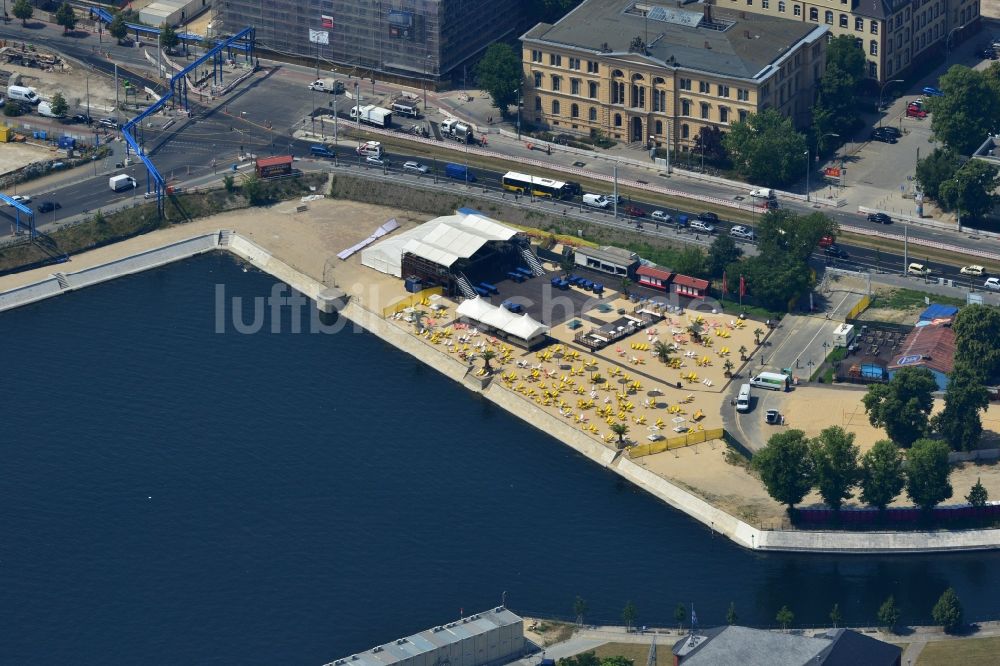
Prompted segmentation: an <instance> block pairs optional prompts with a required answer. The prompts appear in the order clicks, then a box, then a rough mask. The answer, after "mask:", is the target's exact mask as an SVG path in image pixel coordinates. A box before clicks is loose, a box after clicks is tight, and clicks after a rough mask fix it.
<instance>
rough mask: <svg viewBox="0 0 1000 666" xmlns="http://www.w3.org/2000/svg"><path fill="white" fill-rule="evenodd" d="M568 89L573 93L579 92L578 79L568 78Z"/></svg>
mask: <svg viewBox="0 0 1000 666" xmlns="http://www.w3.org/2000/svg"><path fill="white" fill-rule="evenodd" d="M569 91H570V92H571V93H572V94H574V95H579V94H580V79H570V80H569Z"/></svg>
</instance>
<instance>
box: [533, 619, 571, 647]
mask: <svg viewBox="0 0 1000 666" xmlns="http://www.w3.org/2000/svg"><path fill="white" fill-rule="evenodd" d="M534 631H535V633H537V634H538V635H540V636H541V637H542V638H543V639H544V641H545V645H554V644H555V643H562V642H563V641H568V640H569V639H570V638H572V637H573V633H574V632H576V625H574V624H569V623H568V622H553V621H551V620H546V621H544V622H539V623H538V625H537V626H536V627H535V629H534Z"/></svg>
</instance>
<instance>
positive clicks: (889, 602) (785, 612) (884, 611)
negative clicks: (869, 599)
mask: <svg viewBox="0 0 1000 666" xmlns="http://www.w3.org/2000/svg"><path fill="white" fill-rule="evenodd" d="M587 610H588V609H587V602H586V601H585V600H584V599H583V598H581V597H579V596H578V597H577V598H576V600H575V601H574V602H573V614H574V615H575V616H576V623H577V624H578V625H581V624H583V618H584V615H586V613H587ZM900 617H902V612H901V611H900V609H899V607H898V606H897V605H896V600H895V598H894V597H893V596H892V595H889V598H888V599H886V600H885V601H884V602H883V603H882V605H881V606H879V609H878V613H876V619H877V621H878V626H879V627H880V628H881V629H883V630H885V631H891V632H893V633H895V631H896V629H897V627H898V626H899V619H900ZM931 617H932V618H933V619H934V623H935V624H937V625H939V626H940V627H941V628H942V629H944V630H945V632H947V633H949V634H950V633H954V632H956V631H958V630H959V629H961V627H962V626H963V623H964V612H963V610H962V603H961V602H960V601H959V599H958V594H957V593H956V592H955V590H954V589H953V588H950V587H949V588H948V589H947V590H945V591H944V592H943V593H942V594H941V596H940V597H939V598H938V600H937V602H936V603H935V604H934V608H933V609H932V610H931ZM638 619H639V611H638V609H636V607H635V604H633V603H632V602H631V601H629V602H628V603H626V604H625V608H623V609H622V622H624V623H625V628H626V630H627V631H631V630H632V627H634V626H635V623H636V621H637V620H638ZM687 619H688V609H687V607H686V606H685V605H684V604H683V603H678V604H677V606H676V608H674V621H675V622H677V624H678V629H679V630H682V629H683V628H684V622H685V620H687ZM774 619H775V621H776V622H777V623H778V624H779V625H780V626H781V628H782V629H787V628H788V627H789V626H790V625H791V624H792V623H793V622H794V621H795V614H794V613H793V612H792V611H791V610H789V608H788V606H782V607H781V609H780V610H778V613H777V615H776V616H775V618H774ZM738 621H739V616H738V615H737V614H736V604H735V603H734V602H729V608H728V609H726V624H729V625H733V624H736V623H737V622H738ZM843 621H844V618H843V615H842V614H841V612H840V605H839V604H834V605H833V608H832V609H831V610H830V622H831V623H832V624H833V627H834V629H836V628H837V627H838V626H840V625H841V624H843ZM588 654H589V655H590V656H587V655H588ZM581 659H582V660H581ZM610 659H612V660H617V659H624V657H620V658H619V657H611V658H610ZM625 663H627V660H626V662H625ZM559 664H560V666H623V664H622V662H619V661H609V660H608V659H604V660H597V658H596V657H594V653H593V652H590V653H584V654H581V655H577V656H576V657H570V658H568V659H560V660H559Z"/></svg>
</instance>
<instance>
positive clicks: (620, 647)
mask: <svg viewBox="0 0 1000 666" xmlns="http://www.w3.org/2000/svg"><path fill="white" fill-rule="evenodd" d="M650 640H652V639H650ZM671 650H672V648H671V646H669V645H660V644H657V646H656V663H657V664H672V663H674V655H673V652H672V651H671ZM594 654H596V655H597V658H598V659H607V658H608V657H625V658H626V659H631V660H632V663H633V664H638V665H639V666H645V664H646V660H647V659H648V658H649V643H605V644H604V645H600V646H598V647H596V648H594Z"/></svg>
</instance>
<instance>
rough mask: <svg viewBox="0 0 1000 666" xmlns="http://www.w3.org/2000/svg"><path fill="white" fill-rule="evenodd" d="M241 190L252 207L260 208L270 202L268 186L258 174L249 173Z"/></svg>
mask: <svg viewBox="0 0 1000 666" xmlns="http://www.w3.org/2000/svg"><path fill="white" fill-rule="evenodd" d="M240 190H241V191H242V192H243V195H244V196H245V197H246V198H247V201H249V202H250V205H251V206H259V205H261V204H264V203H267V202H268V189H267V185H266V184H265V183H264V181H262V180H261V179H260V178H258V177H257V175H256V174H253V173H249V174H247V175H246V176H244V177H243V184H242V185H241V186H240Z"/></svg>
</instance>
